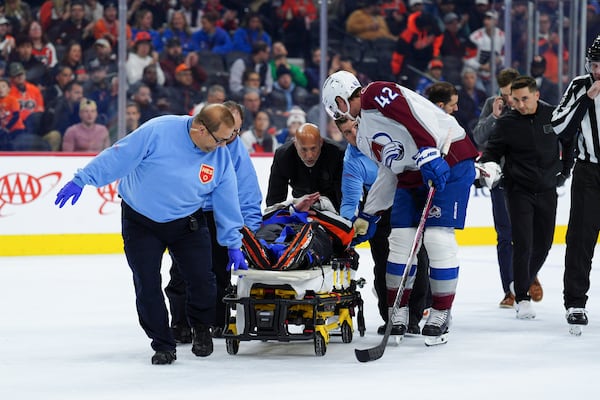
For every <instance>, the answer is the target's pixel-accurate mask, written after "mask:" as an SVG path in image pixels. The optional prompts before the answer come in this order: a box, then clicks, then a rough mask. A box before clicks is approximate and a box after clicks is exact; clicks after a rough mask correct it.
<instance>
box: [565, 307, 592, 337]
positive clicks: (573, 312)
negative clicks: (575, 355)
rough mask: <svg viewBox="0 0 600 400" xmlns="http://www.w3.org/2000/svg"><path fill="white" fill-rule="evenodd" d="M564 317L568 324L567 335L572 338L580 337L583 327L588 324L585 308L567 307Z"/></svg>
mask: <svg viewBox="0 0 600 400" xmlns="http://www.w3.org/2000/svg"><path fill="white" fill-rule="evenodd" d="M566 317H567V323H568V324H569V333H570V334H571V335H573V336H581V333H582V331H583V327H584V326H585V325H587V324H588V318H587V311H586V310H585V308H575V307H569V309H568V310H567V315H566Z"/></svg>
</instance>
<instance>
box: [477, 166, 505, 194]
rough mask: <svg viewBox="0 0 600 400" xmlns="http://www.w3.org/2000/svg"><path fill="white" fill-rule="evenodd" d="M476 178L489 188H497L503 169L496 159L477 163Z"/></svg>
mask: <svg viewBox="0 0 600 400" xmlns="http://www.w3.org/2000/svg"><path fill="white" fill-rule="evenodd" d="M475 178H476V179H477V178H479V181H480V182H481V184H482V185H483V186H485V187H487V188H488V189H493V188H495V187H496V186H497V185H498V183H499V182H500V179H501V178H502V169H501V168H500V166H499V165H498V164H497V163H495V162H494V161H488V162H485V163H483V164H481V163H478V162H477V163H475Z"/></svg>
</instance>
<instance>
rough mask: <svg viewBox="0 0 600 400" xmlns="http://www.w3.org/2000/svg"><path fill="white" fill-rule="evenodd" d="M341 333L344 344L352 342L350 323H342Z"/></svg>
mask: <svg viewBox="0 0 600 400" xmlns="http://www.w3.org/2000/svg"><path fill="white" fill-rule="evenodd" d="M341 331H342V342H344V343H350V342H352V327H351V326H350V324H349V323H348V321H344V322H342V326H341Z"/></svg>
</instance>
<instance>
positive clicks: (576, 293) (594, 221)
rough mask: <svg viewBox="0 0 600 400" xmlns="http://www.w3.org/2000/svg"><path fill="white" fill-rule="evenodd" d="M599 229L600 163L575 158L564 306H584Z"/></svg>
mask: <svg viewBox="0 0 600 400" xmlns="http://www.w3.org/2000/svg"><path fill="white" fill-rule="evenodd" d="M599 231H600V165H598V164H594V163H588V162H581V161H579V160H577V162H576V163H575V168H574V169H573V181H572V182H571V211H570V214H569V225H568V227H567V237H566V242H567V249H566V254H565V274H564V278H563V282H564V290H563V296H564V304H565V309H569V307H575V308H585V305H586V302H587V299H588V296H587V292H588V290H589V289H590V272H591V269H592V258H593V257H594V249H595V247H596V243H597V241H598V232H599Z"/></svg>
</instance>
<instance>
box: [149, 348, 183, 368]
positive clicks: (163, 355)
mask: <svg viewBox="0 0 600 400" xmlns="http://www.w3.org/2000/svg"><path fill="white" fill-rule="evenodd" d="M175 360H177V356H176V355H175V350H172V351H157V352H156V353H154V355H153V356H152V364H154V365H164V364H171V363H172V362H173V361H175Z"/></svg>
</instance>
